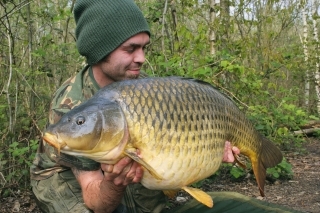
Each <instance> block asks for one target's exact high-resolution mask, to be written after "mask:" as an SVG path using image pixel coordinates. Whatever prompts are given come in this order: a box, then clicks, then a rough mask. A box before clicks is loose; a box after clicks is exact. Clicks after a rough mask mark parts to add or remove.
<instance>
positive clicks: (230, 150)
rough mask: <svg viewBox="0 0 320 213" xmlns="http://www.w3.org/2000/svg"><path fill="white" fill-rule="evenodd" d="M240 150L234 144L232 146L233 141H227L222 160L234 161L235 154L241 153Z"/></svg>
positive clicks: (226, 161)
mask: <svg viewBox="0 0 320 213" xmlns="http://www.w3.org/2000/svg"><path fill="white" fill-rule="evenodd" d="M239 154H240V150H239V149H238V148H237V147H235V146H233V147H231V143H230V142H229V141H226V143H225V145H224V154H223V159H222V162H225V163H233V162H234V160H235V159H234V155H239Z"/></svg>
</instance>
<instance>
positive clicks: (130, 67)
mask: <svg viewBox="0 0 320 213" xmlns="http://www.w3.org/2000/svg"><path fill="white" fill-rule="evenodd" d="M149 42H150V38H149V35H148V34H147V33H139V34H137V35H135V36H133V37H131V38H129V39H128V40H127V41H125V42H124V43H123V44H121V45H120V46H119V47H118V48H117V49H115V50H114V51H113V52H112V53H111V54H110V55H109V56H108V57H107V58H106V59H105V60H103V61H101V62H100V63H98V64H97V67H98V68H100V69H96V70H98V71H97V72H100V74H99V75H96V74H94V76H95V78H102V79H96V80H97V82H98V83H99V81H102V82H109V83H112V82H114V81H120V80H125V79H134V78H138V77H139V74H140V68H141V66H142V64H143V63H144V61H145V55H144V49H145V47H146V45H147V44H149ZM102 84H105V83H102ZM100 86H101V85H100ZM102 86H104V85H102Z"/></svg>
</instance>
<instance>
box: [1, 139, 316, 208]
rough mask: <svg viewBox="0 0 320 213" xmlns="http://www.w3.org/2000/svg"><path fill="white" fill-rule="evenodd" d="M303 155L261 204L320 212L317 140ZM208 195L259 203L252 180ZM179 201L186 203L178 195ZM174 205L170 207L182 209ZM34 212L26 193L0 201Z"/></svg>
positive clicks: (214, 185)
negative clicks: (226, 195)
mask: <svg viewBox="0 0 320 213" xmlns="http://www.w3.org/2000/svg"><path fill="white" fill-rule="evenodd" d="M303 146H304V148H305V149H306V152H305V153H304V154H301V153H295V152H288V153H285V157H286V159H287V161H288V162H289V163H291V164H292V168H293V172H294V176H293V178H292V179H291V180H280V181H276V182H273V183H271V182H267V184H266V186H265V194H266V197H265V198H263V200H265V201H267V202H270V203H276V204H279V205H282V206H286V207H289V208H292V209H295V210H299V211H302V212H311V213H319V212H320V140H317V139H314V138H313V139H308V140H307V142H306V143H305V144H304V145H303ZM203 187H204V189H205V190H210V191H235V192H238V193H241V194H244V195H247V196H250V197H255V198H257V199H262V197H260V196H259V190H258V187H257V184H256V182H255V180H254V179H253V178H252V177H248V178H245V179H243V180H242V181H240V182H239V181H234V180H232V179H231V178H230V175H228V174H221V175H220V176H219V178H215V180H213V182H211V183H210V184H204V185H203ZM180 197H182V198H183V199H182V200H185V199H186V200H188V199H190V197H188V196H187V195H185V194H181V195H180ZM182 204H183V203H177V202H176V201H175V202H173V203H171V205H182ZM8 212H34V213H39V212H40V210H39V209H38V208H37V207H36V205H35V201H34V199H33V197H32V195H31V192H30V191H25V192H20V193H16V194H15V197H7V198H0V213H8Z"/></svg>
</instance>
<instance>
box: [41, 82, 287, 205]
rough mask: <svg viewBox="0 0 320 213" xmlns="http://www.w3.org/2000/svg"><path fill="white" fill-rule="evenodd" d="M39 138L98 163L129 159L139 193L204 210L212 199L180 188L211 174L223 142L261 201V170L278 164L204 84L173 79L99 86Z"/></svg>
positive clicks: (273, 151)
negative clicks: (171, 195) (172, 195)
mask: <svg viewBox="0 0 320 213" xmlns="http://www.w3.org/2000/svg"><path fill="white" fill-rule="evenodd" d="M43 138H44V140H45V141H46V142H48V143H49V144H50V145H52V146H54V147H56V148H57V149H58V150H60V151H61V152H64V153H66V154H70V155H76V156H84V157H88V158H91V159H93V160H96V161H98V162H100V163H108V164H114V163H116V162H117V161H118V160H119V159H120V158H122V157H124V156H129V157H131V158H132V159H133V160H135V161H137V162H138V163H140V164H141V165H142V166H143V167H144V168H145V172H144V176H143V178H142V182H141V183H142V184H143V185H144V186H145V187H147V188H149V189H157V190H164V191H167V192H168V191H171V192H172V191H177V190H179V189H183V190H185V191H186V192H188V193H189V194H190V195H191V196H193V197H194V198H195V199H197V200H198V201H200V202H202V203H204V204H205V205H207V206H209V207H212V206H213V201H212V198H211V197H210V196H209V195H207V194H206V193H205V192H203V191H201V190H199V189H195V188H192V187H189V186H188V185H190V184H192V183H194V182H197V181H199V180H202V179H205V178H206V177H208V176H210V175H212V174H213V173H215V172H216V171H217V170H218V168H219V166H220V164H221V161H222V157H223V152H224V145H225V142H226V141H230V142H231V143H232V145H233V146H237V147H238V148H239V149H240V150H241V154H243V155H246V156H248V157H249V158H250V160H251V163H252V168H253V171H254V174H255V177H256V180H257V183H258V186H259V189H260V193H261V195H262V196H264V184H265V178H266V168H268V167H273V166H276V165H277V164H278V163H279V162H281V160H282V154H281V152H280V150H279V149H278V148H277V147H276V146H275V145H274V144H273V143H272V142H271V141H269V140H268V139H266V138H265V137H263V136H262V135H261V134H259V133H258V132H257V131H256V130H255V128H254V127H253V125H252V124H251V123H250V122H249V121H248V120H247V119H246V117H245V115H244V114H243V113H242V112H241V111H240V110H239V109H238V107H237V106H236V105H235V104H234V102H233V101H232V100H230V99H229V98H228V97H226V96H225V95H223V94H222V93H220V92H219V91H218V90H217V89H215V88H214V87H213V86H211V85H210V84H208V83H205V82H202V81H199V80H194V79H187V78H180V77H167V78H145V79H137V80H127V81H120V82H116V83H113V84H111V85H109V86H106V87H104V88H102V89H101V90H100V91H99V92H97V93H96V95H95V96H93V97H92V98H91V99H89V100H88V101H86V102H84V103H82V104H81V105H79V106H78V107H75V108H74V109H72V110H71V111H70V112H68V113H66V114H65V115H64V116H63V117H62V118H61V119H60V121H59V122H58V123H56V124H55V125H52V126H49V127H48V129H47V131H46V132H45V134H44V137H43Z"/></svg>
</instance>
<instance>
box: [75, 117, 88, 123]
mask: <svg viewBox="0 0 320 213" xmlns="http://www.w3.org/2000/svg"><path fill="white" fill-rule="evenodd" d="M85 122H86V119H85V118H84V117H83V116H79V117H77V120H76V123H77V125H82V124H84V123H85Z"/></svg>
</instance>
